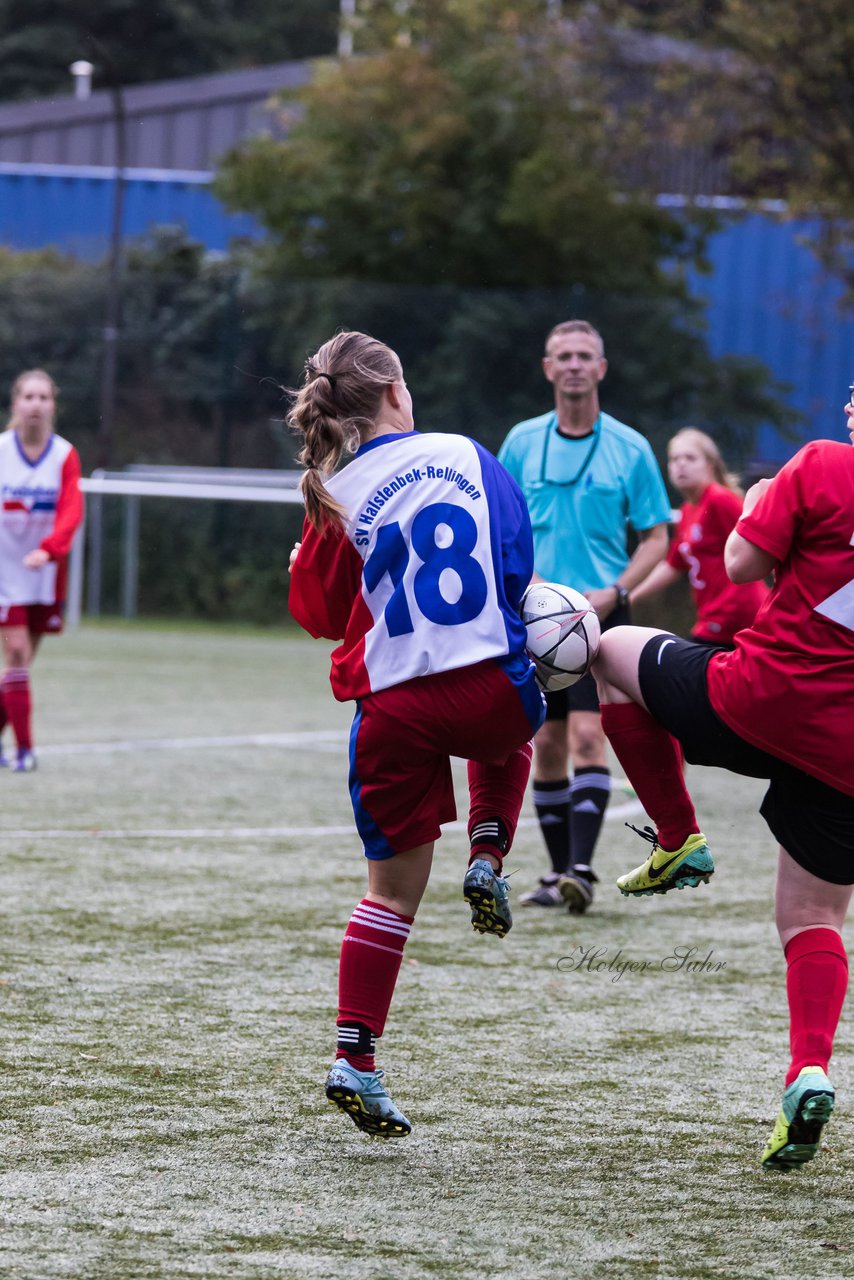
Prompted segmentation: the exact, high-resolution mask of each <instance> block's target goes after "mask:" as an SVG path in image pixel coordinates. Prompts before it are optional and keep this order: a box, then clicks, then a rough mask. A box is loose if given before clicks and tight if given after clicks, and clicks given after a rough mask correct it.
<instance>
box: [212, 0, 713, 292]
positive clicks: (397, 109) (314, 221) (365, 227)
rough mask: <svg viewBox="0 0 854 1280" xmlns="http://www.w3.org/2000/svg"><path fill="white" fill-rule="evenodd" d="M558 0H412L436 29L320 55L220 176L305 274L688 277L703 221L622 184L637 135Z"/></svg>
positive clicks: (510, 281)
mask: <svg viewBox="0 0 854 1280" xmlns="http://www.w3.org/2000/svg"><path fill="white" fill-rule="evenodd" d="M544 12H545V11H544V8H543V6H542V5H541V4H536V5H534V4H533V3H531V4H528V5H516V6H508V5H506V4H502V3H500V0H477V2H475V3H470V4H462V3H458V2H457V0H436V3H434V4H432V5H430V6H424V7H423V8H421V9H419V8H418V7H417V6H413V8H412V9H411V10H410V11H408V12H407V22H408V23H410V26H411V29H412V30H413V31H414V32H415V34H418V32H419V24H420V25H421V27H423V35H424V39H423V40H419V41H415V40H413V42H412V43H411V44H410V45H409V46H408V47H407V46H401V45H399V44H397V45H395V44H390V45H388V44H387V45H386V47H385V48H383V49H381V50H380V51H378V52H376V53H374V54H372V55H365V56H363V57H359V58H357V59H352V60H350V61H347V62H345V63H343V64H341V63H336V64H334V65H332V64H330V65H326V66H323V67H321V68H320V69H319V71H318V74H317V75H316V77H315V78H314V80H313V81H312V82H311V83H310V84H309V85H308V86H307V87H306V88H305V89H304V90H301V91H299V93H298V95H296V96H295V97H294V98H292V99H291V100H290V101H289V102H288V103H287V104H286V105H285V107H284V108H283V111H284V116H285V123H286V124H287V126H288V133H287V137H286V138H285V139H284V140H283V141H279V140H275V139H273V138H270V137H266V138H261V139H257V140H254V141H251V142H249V143H248V144H246V145H245V146H243V147H241V148H240V149H239V150H237V151H235V152H233V153H232V154H231V156H230V157H228V158H227V159H226V161H225V163H224V165H223V168H222V171H221V174H220V177H219V180H218V184H217V190H218V192H219V194H220V195H221V196H222V198H223V199H224V200H225V201H226V202H227V203H228V204H229V205H231V207H233V208H241V209H247V210H251V211H252V212H253V213H255V214H256V215H257V216H259V217H260V218H261V220H262V221H263V222H264V223H265V225H266V226H267V227H268V228H269V229H270V231H271V232H272V233H273V236H274V237H275V258H276V261H277V263H278V265H279V267H280V268H281V269H282V271H283V272H285V273H291V274H292V273H297V274H299V275H300V276H303V277H308V278H329V277H334V276H344V277H347V278H350V279H360V280H386V281H392V282H395V283H408V284H426V283H433V282H442V283H447V284H456V285H463V286H484V285H493V286H501V287H505V286H515V287H522V286H528V287H531V286H534V287H536V286H543V287H544V286H549V285H552V286H553V285H557V284H580V285H594V284H595V285H596V286H597V287H598V288H605V289H607V288H611V287H613V288H619V289H621V290H628V291H629V292H636V291H637V292H639V291H644V292H648V293H652V294H655V295H660V294H664V293H668V292H670V291H673V290H674V289H675V290H678V288H679V278H678V274H677V273H676V272H674V271H673V270H672V266H673V264H674V262H678V261H679V260H680V259H685V258H690V257H693V256H695V255H696V253H697V252H698V248H699V245H700V243H701V238H702V237H701V233H700V231H698V228H697V227H696V226H692V225H691V224H690V223H689V222H688V221H687V220H686V219H684V218H681V217H676V216H674V215H672V214H671V213H669V212H667V211H665V210H662V209H660V208H658V207H657V206H656V204H655V201H654V200H653V199H652V198H650V195H649V193H644V192H638V191H634V192H632V193H631V194H627V193H626V192H625V191H624V190H621V189H620V185H619V182H618V180H617V177H616V171H617V170H618V167H619V166H618V164H617V163H616V159H617V157H618V156H619V154H621V153H625V152H626V151H628V150H629V149H630V148H631V146H632V145H633V142H634V141H635V139H633V138H632V137H631V136H630V135H629V131H628V129H627V127H626V122H625V121H621V120H618V119H617V118H616V117H615V114H614V111H613V108H612V107H611V105H610V104H609V103H608V101H607V100H606V98H605V97H604V95H603V93H602V92H601V87H600V83H599V78H598V77H597V76H596V75H595V74H592V73H591V72H590V70H589V69H588V68H587V67H586V66H585V64H584V60H583V59H582V58H580V57H579V56H577V53H576V52H574V51H573V49H572V47H571V46H570V45H569V44H568V43H567V41H566V40H565V38H564V37H563V35H562V33H561V30H560V28H559V27H557V26H556V25H555V24H553V23H548V22H546V21H545V18H544V16H543V15H544ZM523 19H524V21H523Z"/></svg>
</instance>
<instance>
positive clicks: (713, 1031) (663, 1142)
mask: <svg viewBox="0 0 854 1280" xmlns="http://www.w3.org/2000/svg"><path fill="white" fill-rule="evenodd" d="M326 669H327V656H326V646H324V645H322V644H315V643H313V642H311V641H309V640H307V639H304V638H301V637H298V636H297V635H295V634H294V633H283V634H278V635H272V634H268V633H267V634H265V633H257V632H248V631H247V632H239V631H225V630H213V629H204V628H190V629H184V630H177V629H176V630H169V629H166V628H163V629H159V628H156V627H151V626H119V625H115V626H108V625H99V626H87V627H84V628H83V629H82V630H80V631H79V632H78V633H76V634H74V635H69V636H66V637H64V638H62V639H61V640H58V641H51V640H48V641H46V642H45V645H44V648H43V651H42V653H41V655H40V657H39V660H38V663H37V665H36V667H35V672H34V687H35V698H36V727H37V740H38V744H39V748H40V768H39V771H38V772H37V773H35V774H32V775H26V776H16V775H0V797H2V804H1V805H0V833H1V834H2V846H0V847H2V865H3V901H4V908H5V910H4V921H3V967H2V974H0V1002H2V1007H3V1023H2V1025H3V1033H2V1034H3V1040H2V1051H0V1052H2V1066H3V1088H2V1095H0V1097H1V1098H2V1100H0V1152H2V1170H0V1192H2V1207H0V1220H2V1232H0V1276H2V1277H4V1280H5V1277H10V1278H14V1280H18V1278H21V1280H24V1278H27V1280H29V1278H30V1277H32V1278H33V1280H53V1278H54V1277H75V1278H76V1277H86V1278H88V1277H93V1278H97V1280H113V1278H115V1280H127V1278H131V1277H132V1278H133V1280H136V1278H138V1277H140V1278H141V1277H151V1278H152V1280H154V1278H158V1280H159V1278H160V1277H170V1278H176V1280H177V1278H179V1277H199V1276H202V1277H215V1278H216V1280H219V1277H224V1278H225V1277H228V1278H231V1277H234V1278H235V1280H270V1278H272V1277H303V1276H305V1277H315V1276H316V1277H335V1278H336V1280H351V1278H352V1280H366V1277H370V1278H373V1280H386V1278H387V1280H422V1278H423V1280H427V1278H431V1280H433V1278H436V1280H451V1278H453V1280H471V1278H472V1277H476V1276H490V1277H493V1276H494V1277H502V1278H504V1277H506V1278H508V1280H534V1278H535V1277H536V1278H539V1277H543V1278H545V1277H555V1276H557V1277H573V1278H575V1277H579V1280H580V1278H581V1277H589V1276H592V1277H594V1278H597V1280H598V1278H600V1277H601V1278H602V1280H612V1278H613V1280H641V1278H646V1277H654V1278H661V1280H701V1278H705V1277H720V1278H721V1280H742V1278H744V1280H763V1278H764V1277H768V1278H769V1280H770V1278H771V1277H773V1278H774V1280H779V1277H793V1278H800V1277H827V1278H828V1280H829V1278H834V1280H836V1278H837V1277H839V1278H841V1277H849V1276H851V1275H852V1273H854V1226H852V1221H853V1220H854V1212H852V1206H851V1196H850V1191H851V1187H852V1185H854V1121H852V1117H853V1116H854V1102H852V1099H854V1065H852V1062H853V1061H854V1059H853V1058H852V1044H851V1039H852V1037H851V1016H850V1012H849V1011H847V1010H846V1012H845V1013H843V1021H842V1026H841V1028H840V1032H839V1036H838V1039H837V1053H836V1057H835V1060H834V1063H833V1064H832V1069H831V1076H832V1079H833V1080H834V1082H835V1084H836V1086H837V1091H838V1101H837V1111H836V1114H835V1115H834V1118H833V1120H832V1121H831V1123H830V1125H829V1126H828V1129H827V1130H826V1150H825V1151H824V1152H823V1153H822V1154H821V1155H820V1157H819V1158H817V1159H816V1160H815V1161H814V1162H813V1164H812V1165H809V1166H806V1167H805V1168H804V1169H803V1170H801V1171H799V1172H797V1173H792V1174H788V1175H769V1174H766V1173H764V1172H763V1171H762V1170H761V1169H760V1168H759V1166H758V1163H757V1161H758V1157H759V1154H760V1152H761V1150H762V1147H763V1144H764V1141H765V1139H766V1137H767V1134H768V1132H769V1131H770V1127H771V1125H772V1123H773V1120H774V1117H775V1115H776V1112H777V1109H778V1106H779V1097H780V1090H781V1087H782V1075H783V1070H784V1068H785V1065H786V1051H787V1018H786V1011H785V995H784V992H785V972H784V964H783V960H782V956H781V954H780V952H779V949H778V946H777V942H776V937H775V934H774V930H773V925H772V919H771V894H772V887H773V877H774V863H775V855H774V850H773V848H772V844H771V839H770V837H769V835H768V832H767V830H766V829H765V827H764V824H763V823H762V821H761V819H760V818H759V817H758V815H757V813H756V807H757V803H758V799H759V796H760V794H761V784H757V783H754V782H752V781H749V780H742V779H735V778H731V777H729V776H728V775H725V774H723V773H718V772H717V771H705V772H700V771H697V770H694V771H693V772H692V776H691V782H692V787H693V790H694V792H695V796H696V799H697V802H698V809H699V811H700V813H701V815H702V818H703V822H704V826H705V829H706V831H707V834H708V835H709V836H710V839H711V841H712V845H713V848H714V851H715V855H716V858H717V863H718V873H717V874H716V876H715V877H714V880H713V881H712V883H711V884H710V885H709V886H707V887H702V888H700V889H697V890H686V891H684V892H682V893H674V894H671V895H668V896H667V897H666V898H663V899H661V900H655V899H644V900H643V901H640V902H637V901H628V900H626V899H623V898H621V897H620V896H619V894H618V893H617V891H616V889H614V888H613V887H612V882H613V880H614V878H615V877H616V875H617V874H618V873H619V872H620V871H622V870H624V869H626V868H627V867H629V866H632V865H634V864H635V863H637V862H639V861H640V860H641V859H642V857H643V856H645V853H646V846H644V845H642V844H641V842H640V841H638V840H637V838H636V837H635V836H633V835H632V833H631V832H629V831H627V830H626V828H625V827H624V826H623V824H622V820H621V819H620V818H619V817H617V818H614V819H612V820H610V821H609V822H608V823H607V825H606V828H605V833H604V836H603V839H602V841H601V844H600V851H599V854H598V858H597V869H598V871H599V874H600V876H601V878H602V884H601V885H600V888H599V893H598V896H597V899H596V902H595V905H594V909H593V911H592V912H591V913H590V914H589V915H588V916H586V917H582V918H576V917H570V916H568V915H567V914H565V913H564V912H563V911H548V912H537V911H536V910H535V909H530V910H524V909H523V910H518V911H517V913H516V923H515V927H514V929H513V931H512V933H511V934H510V935H509V937H508V938H507V939H506V940H505V941H504V942H503V943H502V942H499V941H498V940H496V939H492V938H483V937H478V936H477V935H475V934H474V933H473V931H472V930H471V928H470V926H469V923H468V913H467V910H466V907H465V904H464V903H463V901H462V897H461V891H460V884H461V878H462V874H463V870H464V865H465V851H466V842H465V836H464V833H463V832H462V830H461V829H460V828H459V827H455V828H452V829H451V830H449V831H448V832H447V833H446V835H445V836H444V837H443V839H442V841H441V843H440V845H439V849H438V852H437V858H436V865H435V870H434V877H433V880H432V882H431V885H430V888H429V890H428V894H427V897H426V899H425V902H424V904H423V907H422V910H421V912H420V913H419V917H418V921H417V924H416V927H415V929H414V931H413V935H412V938H411V940H410V942H409V944H408V946H407V949H406V955H405V960H404V965H403V969H402V974H401V980H400V983H399V986H398V992H397V997H396V1000H395V1003H394V1005H393V1007H392V1014H391V1018H390V1021H389V1025H388V1027H387V1030H386V1035H385V1037H384V1039H383V1041H382V1044H381V1054H380V1061H381V1062H382V1063H383V1064H384V1066H385V1067H386V1068H387V1070H388V1079H389V1085H390V1090H391V1092H392V1095H393V1096H394V1098H395V1100H396V1101H397V1102H398V1103H399V1104H400V1105H401V1106H402V1107H403V1109H404V1110H405V1111H406V1113H407V1115H408V1116H409V1117H410V1119H411V1120H412V1121H413V1125H414V1129H413V1134H412V1136H411V1137H410V1138H408V1139H405V1140H403V1141H400V1142H395V1143H392V1142H388V1143H380V1142H377V1141H371V1140H370V1139H368V1138H366V1137H365V1136H364V1135H362V1134H360V1133H359V1132H358V1131H357V1130H356V1129H355V1127H354V1126H353V1125H352V1124H351V1123H350V1122H349V1121H348V1119H347V1118H346V1117H345V1116H343V1115H341V1114H340V1113H338V1112H337V1111H334V1110H333V1109H332V1108H330V1107H329V1106H328V1105H327V1104H326V1103H325V1100H324V1098H323V1092H322V1084H323V1079H324V1076H325V1073H326V1070H327V1067H328V1064H329V1061H330V1060H331V1054H332V1046H333V1043H334V1026H333V1023H334V1015H335V993H336V965H337V954H338V948H339V944H340V939H341V935H342V932H343V927H344V924H345V923H346V920H347V919H348V917H349V914H350V912H351V910H352V907H353V905H354V903H355V902H356V901H357V900H358V899H359V898H360V897H361V895H362V893H363V891H364V883H365V876H364V867H363V860H362V858H361V854H360V851H359V847H358V842H357V840H356V838H355V836H354V833H353V831H352V827H351V817H350V809H349V800H348V796H347V790H346V736H347V728H348V725H349V719H350V711H349V709H348V708H347V707H341V706H339V705H337V704H336V703H335V702H334V701H333V700H332V697H331V695H330V693H329V690H328V685H327V681H326ZM462 777H463V775H462V773H460V775H459V778H460V782H462ZM462 797H463V793H462V788H461V789H460V798H461V800H462ZM627 804H628V799H627V797H626V796H625V795H623V794H621V793H619V792H617V793H615V796H614V800H613V802H612V809H613V810H614V811H615V812H616V811H618V810H619V809H621V808H624V807H626V806H627ZM462 812H463V810H462V807H461V813H462ZM531 814H532V809H531V806H530V803H529V804H528V806H527V809H526V816H527V817H528V819H529V820H530V817H531ZM626 816H629V815H626ZM632 820H634V821H636V822H637V821H639V819H638V817H637V816H635V817H633V819H632ZM543 862H544V855H543V851H542V849H541V845H540V836H539V833H538V831H537V830H536V828H535V827H534V825H533V824H532V823H531V822H530V821H529V822H528V823H527V824H526V825H525V826H523V827H522V829H521V830H520V833H519V837H518V839H517V844H516V848H515V850H514V853H513V855H512V857H511V860H510V863H509V866H510V868H513V869H515V875H514V878H513V880H512V881H511V883H512V884H513V886H514V889H515V896H516V897H517V898H518V895H519V893H520V892H521V891H523V890H524V889H525V888H528V887H529V886H530V884H531V883H533V881H534V880H535V878H536V876H537V875H538V874H539V873H540V872H541V871H542V869H543Z"/></svg>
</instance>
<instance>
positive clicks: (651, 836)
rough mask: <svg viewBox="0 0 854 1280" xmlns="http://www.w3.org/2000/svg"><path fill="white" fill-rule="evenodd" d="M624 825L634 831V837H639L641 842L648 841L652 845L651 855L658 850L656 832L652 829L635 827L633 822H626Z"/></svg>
mask: <svg viewBox="0 0 854 1280" xmlns="http://www.w3.org/2000/svg"><path fill="white" fill-rule="evenodd" d="M625 825H626V826H627V827H629V828H630V829H631V830H632V831H634V832H635V834H636V835H639V836H640V838H641V840H648V841H649V843H650V844H651V845H652V852H653V853H655V851H656V849H658V848H659V844H658V832H657V831H654V830H653V829H652V827H636V826H635V825H634V823H633V822H627V823H626V824H625Z"/></svg>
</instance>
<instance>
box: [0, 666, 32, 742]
mask: <svg viewBox="0 0 854 1280" xmlns="http://www.w3.org/2000/svg"><path fill="white" fill-rule="evenodd" d="M3 702H4V705H5V707H6V715H7V716H8V717H9V720H10V721H11V724H12V732H13V733H14V735H15V741H16V742H17V744H18V750H19V751H31V750H32V746H33V742H32V734H31V730H30V720H31V716H32V709H33V704H32V697H31V695H30V673H29V671H28V670H27V668H26V667H10V668H9V670H8V671H7V672H6V674H5V676H4V677H3Z"/></svg>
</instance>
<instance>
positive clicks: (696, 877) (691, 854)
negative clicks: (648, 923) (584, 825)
mask: <svg viewBox="0 0 854 1280" xmlns="http://www.w3.org/2000/svg"><path fill="white" fill-rule="evenodd" d="M626 826H627V827H631V829H632V831H636V832H637V834H638V835H639V836H642V837H643V839H644V840H649V841H650V843H651V844H652V853H651V854H650V855H649V857H648V858H647V860H646V862H643V863H641V865H640V866H639V867H635V869H634V871H628V872H627V873H626V874H625V875H624V876H620V878H619V880H618V881H617V888H618V889H619V890H620V893H622V894H623V896H624V897H626V898H631V897H634V898H641V897H644V896H646V895H647V894H651V893H667V892H668V891H669V890H670V889H684V888H685V887H686V885H690V886H691V887H692V888H695V887H696V886H697V885H698V884H700V882H702V883H703V884H708V883H709V879H710V877H711V876H712V875H714V871H715V864H714V862H713V861H712V855H711V853H710V852H709V846H708V844H707V843H706V837H705V836H704V835H703V834H702V833H701V832H699V831H698V832H697V833H696V834H695V835H691V836H689V837H688V839H687V840H686V841H685V843H684V844H683V845H682V846H681V848H679V849H676V850H675V851H672V852H671V851H670V850H667V849H662V848H661V847H660V845H659V843H658V836H657V835H656V833H655V832H654V831H653V829H652V827H644V829H643V831H641V830H640V828H639V827H635V826H632V823H631V822H627V823H626Z"/></svg>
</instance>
